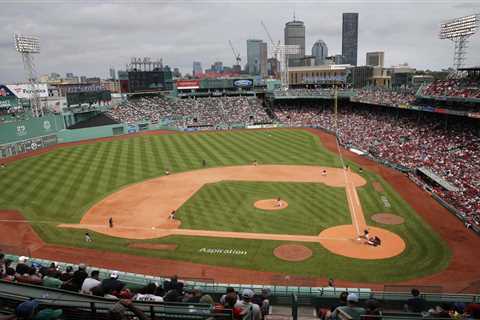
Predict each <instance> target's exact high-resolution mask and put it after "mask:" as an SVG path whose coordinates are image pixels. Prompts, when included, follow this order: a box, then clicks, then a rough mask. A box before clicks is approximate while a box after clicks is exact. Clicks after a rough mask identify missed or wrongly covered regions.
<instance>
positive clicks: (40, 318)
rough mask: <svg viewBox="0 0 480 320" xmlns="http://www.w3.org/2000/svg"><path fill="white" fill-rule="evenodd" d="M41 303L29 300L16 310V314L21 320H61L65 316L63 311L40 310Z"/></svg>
mask: <svg viewBox="0 0 480 320" xmlns="http://www.w3.org/2000/svg"><path fill="white" fill-rule="evenodd" d="M39 305H40V302H38V301H37V300H34V299H33V300H28V301H25V302H22V303H20V304H19V305H18V306H17V307H16V308H15V314H16V316H17V319H19V320H22V319H23V320H31V319H33V320H44V319H48V320H55V319H59V318H60V317H61V316H62V315H63V311H62V310H61V309H55V310H54V309H50V308H44V309H42V310H40V309H39Z"/></svg>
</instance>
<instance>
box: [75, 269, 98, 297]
mask: <svg viewBox="0 0 480 320" xmlns="http://www.w3.org/2000/svg"><path fill="white" fill-rule="evenodd" d="M99 277H100V272H99V271H98V270H93V271H92V272H90V277H88V278H86V279H85V280H84V281H83V284H82V288H81V290H80V293H83V294H90V295H91V294H92V289H93V288H95V287H97V286H99V285H100V284H101V282H100V278H99Z"/></svg>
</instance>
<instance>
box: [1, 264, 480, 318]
mask: <svg viewBox="0 0 480 320" xmlns="http://www.w3.org/2000/svg"><path fill="white" fill-rule="evenodd" d="M2 259H3V260H2V265H3V266H5V265H8V267H7V268H14V269H16V270H19V267H20V268H24V267H25V266H28V267H29V268H34V269H35V270H37V271H36V272H35V274H37V275H38V276H41V272H47V274H48V275H53V272H59V273H60V276H59V278H60V277H62V275H64V274H65V272H66V271H67V267H71V268H72V270H75V271H74V272H77V271H78V270H85V271H88V272H90V273H91V271H94V270H101V275H102V277H101V278H103V276H105V277H106V278H107V279H108V280H110V282H109V283H105V282H104V281H105V279H103V281H102V282H101V286H105V287H107V286H111V285H112V281H111V280H112V279H113V278H112V275H115V277H117V276H118V278H115V279H114V280H116V281H119V282H121V283H124V286H123V287H122V288H123V289H122V290H121V291H118V292H116V293H115V292H114V291H109V292H110V294H105V295H104V296H103V297H102V296H99V295H98V292H97V291H95V290H92V291H95V293H93V294H91V295H88V294H87V295H86V294H80V293H78V292H76V291H71V290H65V289H61V288H60V289H59V288H54V287H52V286H50V285H48V286H47V287H45V285H46V284H45V283H44V284H40V283H37V284H35V285H32V284H26V283H22V282H19V281H17V280H16V278H17V277H19V278H21V277H22V275H20V274H18V272H17V273H15V275H14V278H13V279H4V280H3V281H0V313H6V314H11V313H14V312H15V311H14V310H15V308H16V307H17V306H18V305H20V304H21V303H22V302H24V301H27V300H29V299H31V298H33V299H35V301H36V302H38V304H39V305H38V306H37V307H36V311H35V312H39V310H44V311H43V312H47V313H49V314H50V315H51V316H52V317H51V318H49V319H57V318H56V317H53V316H54V315H58V316H62V317H63V318H64V319H93V318H95V319H117V318H115V316H118V315H117V314H115V313H116V312H123V313H125V314H130V315H135V316H137V318H138V319H153V318H164V319H179V318H181V319H192V320H193V319H199V320H200V319H211V320H213V319H218V320H223V319H225V320H226V319H232V318H235V319H239V318H238V317H234V315H235V314H236V313H237V311H236V310H241V309H242V306H245V305H247V306H249V305H251V304H257V305H258V306H259V308H258V310H259V313H258V314H257V315H255V314H254V315H253V317H254V319H258V320H260V319H262V318H265V319H275V314H273V315H272V314H271V313H272V311H273V313H275V312H274V310H276V309H275V306H280V305H287V306H289V307H291V308H292V312H291V314H293V315H294V319H296V317H298V309H299V308H301V307H302V306H303V307H305V306H311V307H314V308H315V310H316V311H315V312H316V314H317V316H318V317H319V318H321V319H326V320H327V319H332V320H334V319H349V317H355V316H360V318H358V319H374V318H380V317H381V318H384V319H399V318H415V319H417V318H418V319H420V318H423V319H430V318H432V319H433V318H435V319H439V318H450V317H449V316H446V315H452V314H456V315H458V317H459V318H460V316H462V317H465V318H472V319H478V316H480V314H478V312H479V310H480V305H478V302H479V301H480V297H479V296H475V295H469V294H442V293H441V292H437V293H422V294H421V295H420V294H415V293H414V291H413V290H412V293H409V292H372V291H371V290H370V289H358V288H339V287H324V288H320V287H318V288H310V287H289V286H262V285H239V284H215V283H209V284H207V283H200V282H189V281H182V280H180V279H177V278H176V277H173V278H168V279H167V278H158V277H149V276H146V275H140V274H129V273H124V272H118V271H112V270H105V269H97V268H94V267H86V266H84V265H82V264H80V265H76V266H74V265H71V264H66V263H60V262H54V261H47V260H42V259H33V258H31V259H29V258H26V257H17V256H14V255H7V256H5V257H2ZM5 262H7V263H6V264H5ZM46 266H48V267H46ZM63 268H65V269H63ZM45 270H48V271H45ZM28 275H29V276H31V275H32V273H31V272H28ZM47 277H48V276H47ZM101 278H100V279H101ZM43 279H44V280H45V276H44V277H43ZM87 279H89V278H87ZM85 281H87V280H85ZM49 283H51V282H49ZM42 285H43V286H42ZM154 287H155V288H156V289H155V292H154V293H148V292H147V291H148V290H149V289H148V288H150V289H151V288H154ZM158 288H160V289H161V290H158ZM113 293H115V294H113ZM412 294H413V295H412ZM172 297H174V298H175V299H172ZM232 299H233V300H232ZM415 299H417V300H418V299H420V300H419V301H417V300H415ZM130 301H132V302H130ZM272 306H273V307H272ZM342 306H347V307H349V308H358V310H356V311H358V312H355V313H354V314H352V313H351V309H349V308H340V309H338V310H337V311H335V310H336V308H338V307H342ZM24 307H25V305H24ZM264 307H266V308H264ZM22 308H23V307H20V309H19V310H21V309H22ZM17 312H20V311H17ZM238 312H239V311H238ZM332 313H333V314H334V315H335V316H333V317H332ZM338 313H340V315H337V314H338ZM257 316H258V317H257ZM368 316H370V317H368Z"/></svg>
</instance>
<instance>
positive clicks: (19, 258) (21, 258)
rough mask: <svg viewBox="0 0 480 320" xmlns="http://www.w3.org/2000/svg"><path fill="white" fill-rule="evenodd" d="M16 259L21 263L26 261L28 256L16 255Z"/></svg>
mask: <svg viewBox="0 0 480 320" xmlns="http://www.w3.org/2000/svg"><path fill="white" fill-rule="evenodd" d="M18 261H19V262H21V263H25V262H27V261H28V257H25V256H21V257H18Z"/></svg>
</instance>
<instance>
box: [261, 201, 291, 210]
mask: <svg viewBox="0 0 480 320" xmlns="http://www.w3.org/2000/svg"><path fill="white" fill-rule="evenodd" d="M253 206H254V207H255V208H257V209H262V210H282V209H285V208H287V207H288V202H287V201H285V200H280V203H279V202H278V201H277V199H265V200H258V201H256V202H255V203H254V204H253Z"/></svg>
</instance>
